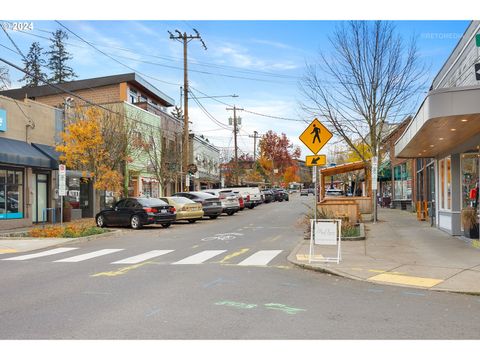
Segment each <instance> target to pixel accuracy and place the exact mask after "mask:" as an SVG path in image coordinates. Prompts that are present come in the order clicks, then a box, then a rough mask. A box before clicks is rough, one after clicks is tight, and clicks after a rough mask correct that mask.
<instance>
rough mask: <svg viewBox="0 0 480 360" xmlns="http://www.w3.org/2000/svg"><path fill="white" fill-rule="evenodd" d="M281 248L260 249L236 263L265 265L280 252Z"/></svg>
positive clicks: (241, 264)
mask: <svg viewBox="0 0 480 360" xmlns="http://www.w3.org/2000/svg"><path fill="white" fill-rule="evenodd" d="M281 252H282V250H261V251H257V252H256V253H255V254H253V255H251V256H249V257H248V258H246V259H245V260H243V261H242V262H240V263H239V264H238V265H240V266H266V265H267V264H268V263H269V262H270V261H272V260H273V258H274V257H275V256H277V255H278V254H280V253H281Z"/></svg>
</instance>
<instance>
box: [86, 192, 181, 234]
mask: <svg viewBox="0 0 480 360" xmlns="http://www.w3.org/2000/svg"><path fill="white" fill-rule="evenodd" d="M175 218H176V209H175V207H174V206H171V205H169V204H167V203H166V202H165V201H162V200H160V199H156V198H143V197H137V198H125V199H121V200H120V201H118V202H117V203H116V204H115V205H114V206H112V207H110V208H107V209H105V210H102V211H100V212H99V213H98V214H97V215H96V216H95V220H96V223H97V226H99V227H104V226H131V227H132V229H140V228H141V227H142V226H144V225H150V224H161V225H162V226H163V227H169V226H170V225H171V224H172V222H174V221H175Z"/></svg>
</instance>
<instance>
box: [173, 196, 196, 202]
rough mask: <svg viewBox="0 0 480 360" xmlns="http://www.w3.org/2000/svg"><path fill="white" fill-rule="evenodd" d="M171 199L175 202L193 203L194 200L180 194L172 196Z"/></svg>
mask: <svg viewBox="0 0 480 360" xmlns="http://www.w3.org/2000/svg"><path fill="white" fill-rule="evenodd" d="M171 199H172V200H173V201H175V202H176V203H177V204H195V201H192V200H190V199H187V198H186V197H182V196H172V197H171Z"/></svg>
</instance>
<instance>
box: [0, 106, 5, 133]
mask: <svg viewBox="0 0 480 360" xmlns="http://www.w3.org/2000/svg"><path fill="white" fill-rule="evenodd" d="M0 131H7V110H4V109H0Z"/></svg>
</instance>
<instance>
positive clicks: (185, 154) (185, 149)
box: [168, 29, 207, 191]
mask: <svg viewBox="0 0 480 360" xmlns="http://www.w3.org/2000/svg"><path fill="white" fill-rule="evenodd" d="M193 31H194V32H195V35H187V33H186V32H184V33H183V34H182V33H181V32H180V31H179V30H175V32H176V33H177V35H174V34H172V33H171V32H170V31H169V32H168V33H169V34H170V39H173V40H177V41H179V42H181V43H183V102H184V108H183V140H182V175H183V176H182V178H183V179H182V183H183V184H186V176H187V174H188V162H189V155H190V153H189V141H190V139H189V131H188V125H189V124H188V57H187V49H188V43H189V42H190V41H192V40H194V39H198V40H200V42H201V43H202V45H203V47H204V49H205V50H207V46H206V45H205V43H204V42H203V40H202V37H201V36H200V34H199V32H198V31H197V30H195V29H193ZM189 190H190V189H188V188H187V186H186V185H184V186H183V191H189Z"/></svg>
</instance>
